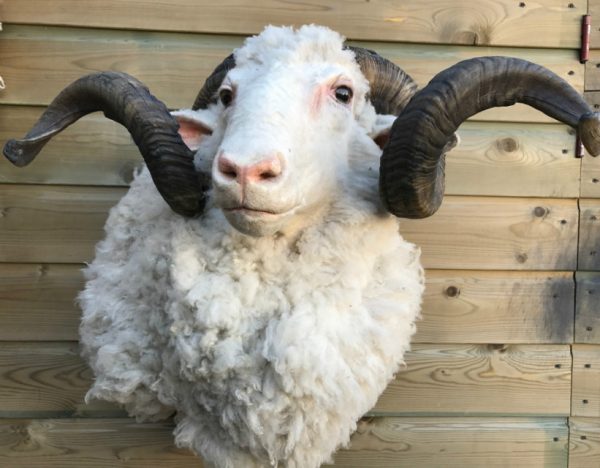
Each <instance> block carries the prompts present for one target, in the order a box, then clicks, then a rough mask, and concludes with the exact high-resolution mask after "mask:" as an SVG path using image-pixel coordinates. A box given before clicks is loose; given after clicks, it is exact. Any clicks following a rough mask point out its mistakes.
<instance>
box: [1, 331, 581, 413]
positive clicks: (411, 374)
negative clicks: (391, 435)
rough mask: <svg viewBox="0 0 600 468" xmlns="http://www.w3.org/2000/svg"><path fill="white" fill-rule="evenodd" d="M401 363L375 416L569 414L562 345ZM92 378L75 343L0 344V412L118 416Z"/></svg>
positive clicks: (448, 351) (459, 351) (419, 354)
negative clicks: (98, 397)
mask: <svg viewBox="0 0 600 468" xmlns="http://www.w3.org/2000/svg"><path fill="white" fill-rule="evenodd" d="M406 361H407V368H406V369H405V370H403V371H401V372H400V373H398V375H397V377H396V380H394V381H393V382H392V383H391V384H390V385H389V387H388V388H387V390H386V391H385V392H384V394H383V395H382V397H381V398H380V400H379V402H378V403H377V405H376V406H375V408H374V409H373V413H374V414H386V415H397V414H498V415H507V414H514V415H544V416H556V415H568V414H569V409H570V395H571V378H570V377H571V374H570V372H571V355H570V350H569V346H568V345H424V344H423V345H420V344H417V345H414V347H413V350H412V351H410V352H409V353H408V355H407V358H406ZM91 379H92V375H91V371H89V370H88V368H87V366H86V365H85V364H84V363H83V361H82V360H81V358H80V357H79V355H78V351H77V345H76V344H75V343H70V342H66V343H65V342H56V343H47V342H23V343H21V342H15V343H7V342H3V343H0V416H2V417H40V416H43V417H58V416H60V417H71V416H81V415H93V416H99V415H102V416H106V415H109V416H114V415H122V414H123V412H122V411H120V410H119V409H118V408H117V407H116V406H113V405H110V404H107V403H105V402H97V401H94V402H91V403H90V404H89V405H86V404H85V403H84V401H83V398H84V395H85V393H86V392H87V390H88V388H89V386H90V384H91ZM540 394H543V395H544V398H536V395H540Z"/></svg>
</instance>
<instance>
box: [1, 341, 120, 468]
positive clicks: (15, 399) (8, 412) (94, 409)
mask: <svg viewBox="0 0 600 468" xmlns="http://www.w3.org/2000/svg"><path fill="white" fill-rule="evenodd" d="M92 378H93V377H92V373H91V371H90V370H89V368H88V367H87V365H86V364H84V362H83V361H82V359H81V358H80V357H79V349H78V345H77V343H71V342H60V343H48V342H23V343H6V342H0V382H1V384H0V414H1V415H2V417H38V418H40V417H42V418H47V417H73V416H88V415H99V414H101V415H103V416H108V417H112V416H116V415H118V416H124V415H125V413H124V411H123V410H121V409H120V408H118V407H117V406H116V405H113V404H109V403H106V402H103V401H97V400H96V401H92V402H90V403H89V404H86V403H85V402H84V396H85V394H86V392H87V391H88V389H89V388H90V385H91V382H92ZM0 465H1V464H0Z"/></svg>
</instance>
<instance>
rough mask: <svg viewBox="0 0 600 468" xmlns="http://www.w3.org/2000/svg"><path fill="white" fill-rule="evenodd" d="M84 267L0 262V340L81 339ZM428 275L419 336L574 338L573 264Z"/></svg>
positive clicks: (437, 339)
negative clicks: (544, 268) (529, 269)
mask: <svg viewBox="0 0 600 468" xmlns="http://www.w3.org/2000/svg"><path fill="white" fill-rule="evenodd" d="M82 267H83V265H63V264H35V263H32V264H10V263H4V264H0V340H4V341H28V340H32V341H60V340H72V341H76V340H77V339H78V325H79V319H80V315H81V314H80V311H79V309H78V307H77V305H76V297H77V294H78V293H79V291H81V290H82V289H83V286H84V284H83V275H82V273H81V269H82ZM425 277H426V289H425V296H424V303H423V313H422V316H423V318H422V319H421V320H420V321H419V322H418V323H417V334H416V335H415V337H414V338H413V342H415V343H419V342H422V343H531V344H533V343H569V342H571V341H572V339H573V296H574V289H575V283H574V281H573V274H572V273H571V272H549V271H540V272H538V271H533V272H527V271H519V272H518V271H453V270H428V271H427V272H426V275H425ZM579 290H583V287H582V288H578V291H579ZM578 310H579V309H578ZM586 323H587V322H586ZM32 324H35V325H34V326H32ZM599 330H600V327H599Z"/></svg>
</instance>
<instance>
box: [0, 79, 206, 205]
mask: <svg viewBox="0 0 600 468" xmlns="http://www.w3.org/2000/svg"><path fill="white" fill-rule="evenodd" d="M96 111H103V112H104V115H105V116H106V117H108V118H109V119H111V120H114V121H116V122H118V123H120V124H121V125H123V126H124V127H126V128H127V130H128V131H129V133H130V134H131V136H132V137H133V141H134V142H135V144H136V145H137V146H138V148H139V150H140V152H141V154H142V156H143V157H144V160H145V161H146V165H147V166H148V169H149V170H150V174H151V175H152V179H153V180H154V184H155V185H156V188H157V189H158V191H159V192H160V194H161V195H162V197H163V198H164V199H165V201H166V202H167V203H168V204H169V206H170V207H171V209H172V210H173V211H175V212H176V213H179V214H181V215H183V216H197V215H199V214H201V213H202V211H203V209H204V204H205V192H206V190H207V189H208V185H209V176H208V175H206V174H202V173H199V172H197V171H196V170H195V168H194V154H193V152H192V151H191V150H190V149H189V148H188V147H187V146H186V145H185V143H184V142H183V141H182V139H181V137H180V136H179V133H178V128H179V126H178V123H177V121H176V120H175V118H173V117H172V116H171V114H170V113H169V110H168V109H167V108H166V106H165V105H164V104H163V103H162V102H160V101H159V100H158V99H156V98H155V97H154V96H152V94H150V92H149V91H148V88H146V87H145V86H144V85H143V84H142V83H141V82H139V81H138V80H136V79H135V78H133V77H132V76H129V75H127V74H125V73H118V72H102V73H94V74H91V75H87V76H84V77H82V78H80V79H78V80H77V81H75V82H73V83H71V84H70V85H69V86H67V87H66V88H65V89H64V90H63V91H62V92H61V93H60V94H59V95H58V96H57V97H56V98H55V99H54V100H53V101H52V102H51V103H50V105H49V106H48V108H47V109H46V111H45V112H44V113H43V114H42V116H41V117H40V119H39V120H38V121H37V123H36V124H35V125H34V127H33V128H32V129H31V131H30V132H29V133H27V135H26V136H25V137H24V138H23V139H20V140H9V141H8V142H7V143H6V145H5V146H4V151H3V152H4V155H5V156H6V157H7V158H8V159H9V160H10V161H11V162H12V163H13V164H15V165H17V166H25V165H27V164H29V163H30V162H31V161H33V159H34V158H35V157H36V156H37V154H38V153H39V152H40V151H41V150H42V148H43V147H44V145H45V144H46V143H47V142H48V141H49V140H50V139H51V138H52V137H53V136H54V135H56V134H57V133H59V132H61V131H62V130H64V129H65V128H66V127H68V126H69V125H71V124H72V123H73V122H75V121H77V120H78V119H80V118H81V117H83V116H84V115H87V114H89V113H91V112H96Z"/></svg>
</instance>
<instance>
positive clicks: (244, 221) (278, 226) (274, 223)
mask: <svg viewBox="0 0 600 468" xmlns="http://www.w3.org/2000/svg"><path fill="white" fill-rule="evenodd" d="M223 213H224V214H225V218H227V221H229V224H231V226H233V228H234V229H236V230H237V231H239V232H241V233H242V234H246V235H247V236H252V237H267V236H272V235H274V234H276V233H278V232H279V231H281V230H282V229H283V227H284V226H285V225H286V221H287V219H288V218H289V215H286V214H273V213H267V212H260V211H249V210H244V209H237V210H223Z"/></svg>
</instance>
